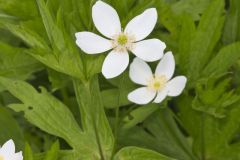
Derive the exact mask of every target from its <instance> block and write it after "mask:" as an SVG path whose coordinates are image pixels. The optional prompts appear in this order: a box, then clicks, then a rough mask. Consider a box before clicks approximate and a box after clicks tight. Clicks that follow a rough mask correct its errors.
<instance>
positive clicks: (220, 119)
mask: <svg viewBox="0 0 240 160" xmlns="http://www.w3.org/2000/svg"><path fill="white" fill-rule="evenodd" d="M105 2H107V3H109V4H110V5H112V6H113V7H114V8H115V9H116V10H117V11H118V13H119V15H120V18H121V21H122V22H123V26H125V25H126V23H127V22H128V21H129V20H130V19H132V18H133V17H134V16H136V15H138V14H140V13H141V12H142V11H144V10H145V9H146V8H149V7H155V8H157V11H158V15H159V19H158V23H157V26H156V27H155V29H154V32H153V33H152V34H151V36H152V37H155V38H159V39H161V40H162V41H164V42H166V44H167V46H168V47H167V50H172V51H173V53H174V56H175V58H176V63H177V68H176V74H181V75H186V76H187V78H188V84H187V87H186V89H185V91H184V93H183V94H182V95H181V96H179V97H177V98H173V99H166V100H165V101H164V102H163V103H161V104H149V105H146V106H137V105H134V104H132V103H130V102H129V101H128V100H127V98H126V96H127V94H128V93H129V92H130V91H131V90H133V89H134V88H135V87H136V86H135V85H134V84H133V83H132V82H131V81H130V80H129V78H128V73H127V72H126V73H124V74H123V75H121V76H119V77H117V78H115V79H112V80H106V79H104V78H103V76H102V75H101V73H100V71H101V66H102V62H103V59H104V57H105V55H104V54H102V55H87V54H84V53H83V52H81V50H80V49H79V48H78V47H77V46H76V45H75V36H74V34H75V32H78V31H86V30H87V31H93V32H97V31H96V29H95V28H94V25H93V23H92V19H91V7H92V5H93V4H94V3H95V1H94V0H21V1H20V0H0V35H1V36H0V62H1V65H0V144H3V143H4V142H5V141H6V140H8V139H10V138H12V139H13V140H14V141H15V143H16V146H17V150H23V151H24V160H111V159H112V160H174V159H177V160H240V136H239V135H240V118H239V117H240V90H239V85H240V61H239V58H240V1H239V0H226V1H224V0H106V1H105ZM131 58H133V57H131ZM156 63H157V62H156ZM156 63H153V66H154V65H155V64H156Z"/></svg>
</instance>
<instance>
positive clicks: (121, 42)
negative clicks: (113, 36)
mask: <svg viewBox="0 0 240 160" xmlns="http://www.w3.org/2000/svg"><path fill="white" fill-rule="evenodd" d="M117 42H118V44H119V45H121V46H123V45H125V44H127V42H128V37H127V36H126V35H125V34H120V35H119V36H118V38H117Z"/></svg>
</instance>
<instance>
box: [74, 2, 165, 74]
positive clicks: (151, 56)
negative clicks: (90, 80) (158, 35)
mask: <svg viewBox="0 0 240 160" xmlns="http://www.w3.org/2000/svg"><path fill="white" fill-rule="evenodd" d="M92 18H93V22H94V24H95V26H96V28H97V30H98V31H99V32H100V33H101V34H102V35H104V36H105V37H106V38H103V37H100V36H98V35H96V34H94V33H91V32H78V33H76V38H77V40H76V43H77V45H78V46H79V47H80V48H81V49H82V50H83V51H84V52H86V53H88V54H98V53H102V52H106V51H108V50H111V49H112V51H111V52H110V53H109V54H108V55H107V57H106V59H105V61H104V63H103V67H102V73H103V75H104V76H105V77H106V78H113V77H116V76H118V75H120V74H121V73H122V72H123V71H124V70H125V69H126V68H127V66H128V64H129V55H128V51H131V52H132V53H133V54H135V55H136V56H137V57H139V58H141V59H142V60H144V61H148V62H152V61H156V60H159V59H160V58H161V57H162V56H163V51H164V49H165V48H166V45H165V43H163V42H161V41H160V40H158V39H148V40H143V39H144V38H146V37H147V36H148V35H149V34H150V33H151V32H152V30H153V29H154V26H155V25H156V22H157V11H156V9H155V8H151V9H147V10H145V11H144V12H143V13H142V14H140V15H138V16H136V17H135V18H133V19H132V20H131V21H130V22H129V23H128V24H127V26H126V27H125V29H124V30H122V26H121V23H120V19H119V16H118V14H117V12H116V10H115V9H114V8H112V7H111V6H110V5H108V4H106V3H104V2H102V1H97V2H96V4H95V5H94V6H93V8H92ZM142 40H143V41H142Z"/></svg>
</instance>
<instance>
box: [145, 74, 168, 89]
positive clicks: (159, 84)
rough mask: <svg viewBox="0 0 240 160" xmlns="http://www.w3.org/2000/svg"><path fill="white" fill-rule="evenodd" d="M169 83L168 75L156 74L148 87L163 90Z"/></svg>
mask: <svg viewBox="0 0 240 160" xmlns="http://www.w3.org/2000/svg"><path fill="white" fill-rule="evenodd" d="M166 83H167V78H166V76H164V75H162V76H154V77H153V78H152V79H151V80H150V81H149V84H148V88H149V89H151V90H154V91H159V90H162V89H163V88H164V87H165V85H166Z"/></svg>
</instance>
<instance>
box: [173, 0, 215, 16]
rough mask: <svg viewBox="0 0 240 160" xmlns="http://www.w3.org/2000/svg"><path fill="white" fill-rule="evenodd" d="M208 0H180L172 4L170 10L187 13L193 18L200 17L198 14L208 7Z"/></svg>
mask: <svg viewBox="0 0 240 160" xmlns="http://www.w3.org/2000/svg"><path fill="white" fill-rule="evenodd" d="M210 2H211V1H209V0H181V1H178V2H177V3H175V4H173V5H172V10H173V11H174V12H175V13H177V14H181V13H187V14H188V15H190V16H191V17H192V18H193V19H194V20H199V19H200V14H202V13H203V11H204V10H205V9H206V8H207V7H208V5H209V3H210Z"/></svg>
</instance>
